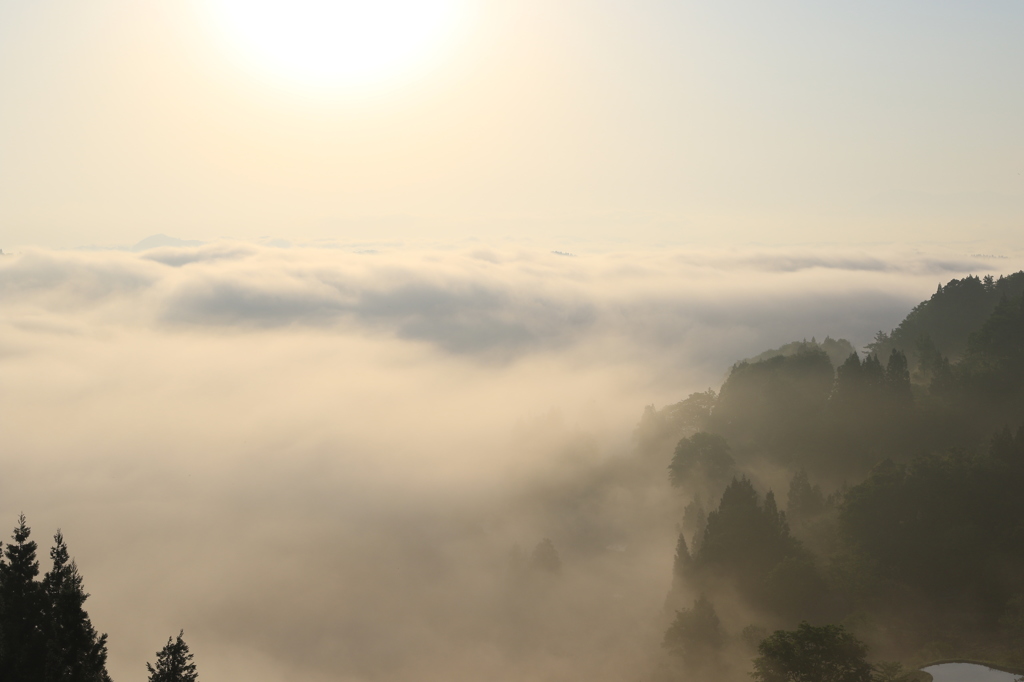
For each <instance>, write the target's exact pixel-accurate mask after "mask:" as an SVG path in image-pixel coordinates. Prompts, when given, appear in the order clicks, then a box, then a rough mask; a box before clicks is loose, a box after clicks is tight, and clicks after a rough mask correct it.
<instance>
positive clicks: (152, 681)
mask: <svg viewBox="0 0 1024 682" xmlns="http://www.w3.org/2000/svg"><path fill="white" fill-rule="evenodd" d="M184 635H185V631H184V630H182V631H181V632H179V633H178V637H177V639H174V638H171V637H168V638H167V645H166V646H164V648H163V649H161V650H160V651H158V652H157V654H156V667H153V666H152V665H151V664H149V663H147V664H146V670H148V671H149V682H196V680H197V679H199V675H198V673H196V665H195V663H193V662H192V654H191V653H189V650H188V644H185V640H184V639H183V638H184Z"/></svg>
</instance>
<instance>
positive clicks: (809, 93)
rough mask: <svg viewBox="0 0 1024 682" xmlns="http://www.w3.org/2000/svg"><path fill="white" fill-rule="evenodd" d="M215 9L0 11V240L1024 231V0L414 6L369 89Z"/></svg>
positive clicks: (2, 4) (864, 237)
mask: <svg viewBox="0 0 1024 682" xmlns="http://www.w3.org/2000/svg"><path fill="white" fill-rule="evenodd" d="M264 4H267V3H264ZM293 4H294V3H293ZM306 4H307V6H308V7H310V8H312V9H310V10H309V11H310V12H311V16H313V17H314V19H315V18H316V14H317V12H318V11H322V8H321V9H318V8H317V5H318V3H317V2H316V1H315V0H308V1H307V3H306ZM319 4H321V5H322V4H323V3H319ZM405 4H406V5H407V4H408V3H405ZM414 4H415V3H414ZM232 5H234V6H237V5H239V3H238V2H237V1H234V2H233V1H232V0H192V1H182V2H174V3H167V2H162V1H157V0H91V1H90V2H87V3H86V2H71V1H68V0H34V1H33V2H22V1H20V0H0V242H2V244H0V248H8V249H10V248H13V247H15V246H18V245H26V244H37V245H46V246H58V247H71V246H80V245H84V244H96V245H117V244H132V243H134V242H136V241H138V240H139V239H141V238H143V237H145V236H148V235H150V234H153V233H156V232H164V233H167V234H172V235H175V236H179V237H183V238H192V239H204V240H209V239H214V238H217V237H223V236H226V237H231V238H236V239H253V238H257V237H260V236H264V235H269V236H271V237H276V238H283V239H287V240H290V241H293V242H304V241H310V240H314V239H324V240H336V241H340V242H344V243H349V242H358V241H367V240H382V239H383V240H388V239H391V240H394V239H398V240H404V241H406V242H409V241H412V242H432V241H437V240H463V239H472V238H475V239H481V240H485V241H493V240H507V239H525V240H531V241H534V242H538V243H540V244H542V245H546V244H549V243H562V242H571V241H590V242H595V243H598V242H599V243H605V244H608V243H613V244H614V243H618V244H622V243H642V244H659V243H676V244H690V243H694V242H697V243H747V242H761V243H771V244H787V243H821V242H828V243H837V244H845V243H850V242H877V241H895V242H902V243H916V242H921V241H929V242H949V241H965V240H970V241H980V242H984V243H985V244H987V245H991V246H992V248H993V249H997V250H998V249H1014V248H1017V247H1019V245H1020V244H1019V240H1018V238H1017V236H1016V235H1017V233H1018V232H1021V228H1022V221H1021V218H1022V214H1024V175H1022V173H1024V126H1021V125H1020V124H1019V122H1020V121H1021V120H1024V88H1021V87H1020V73H1021V72H1022V70H1024V42H1022V41H1021V40H1020V36H1021V35H1024V4H1022V3H1021V2H1019V0H997V1H991V2H970V3H969V2H945V1H936V0H918V1H901V2H891V1H886V2H882V1H881V0H877V1H876V0H869V1H866V2H859V3H821V2H809V1H808V2H794V1H788V0H783V1H781V2H773V3H770V4H766V3H762V2H755V1H753V0H749V1H743V0H728V1H726V2H715V3H698V2H688V1H685V0H680V1H677V2H665V1H663V0H629V2H626V1H625V0H586V1H584V0H559V1H557V2H551V1H550V0H545V1H540V0H517V1H516V2H514V3H513V2H497V1H493V2H491V1H488V0H434V2H433V3H431V2H424V3H422V5H423V6H426V7H427V10H424V11H425V12H426V13H427V15H429V14H430V11H431V10H430V8H431V7H434V8H436V11H435V14H437V16H436V17H435V19H437V21H438V22H440V23H442V24H444V25H443V26H441V27H440V28H438V31H437V32H436V34H430V35H425V36H420V35H418V34H417V35H412V37H409V35H411V34H409V35H407V34H406V33H403V32H402V31H403V30H406V31H407V30H408V26H406V27H405V28H401V27H399V26H398V23H399V21H398V20H397V19H396V20H395V21H394V23H395V27H392V26H391V24H390V23H389V22H390V20H387V19H384V20H381V19H380V18H379V17H378V18H376V23H375V24H373V28H372V31H374V32H373V33H371V34H370V35H371V36H379V40H376V41H369V42H370V43H379V45H380V46H383V47H381V48H380V49H382V50H384V53H385V54H384V56H383V57H381V55H377V58H384V59H385V60H386V58H387V57H388V55H390V54H391V52H394V54H395V56H394V59H393V60H392V61H395V62H396V63H397V64H398V65H399V66H401V67H403V68H404V67H408V66H418V68H405V70H402V69H398V71H400V74H399V77H394V76H388V77H380V78H377V79H376V80H375V79H374V76H372V75H371V76H369V77H367V78H366V79H364V85H366V83H368V84H369V85H368V86H366V87H362V88H360V89H353V88H351V87H347V86H343V87H335V88H332V87H326V88H325V87H320V88H310V87H307V85H308V84H307V83H305V81H304V77H305V76H309V75H310V74H309V73H305V74H303V73H300V72H299V71H298V70H295V69H293V70H292V71H291V72H290V73H291V75H292V76H293V77H292V78H291V79H290V80H289V77H288V76H287V75H285V76H281V74H280V73H279V72H280V71H281V69H277V71H275V62H274V57H273V55H272V56H271V57H270V58H269V59H263V60H262V61H261V60H260V59H256V58H253V57H252V54H251V52H252V51H251V50H250V52H249V53H245V51H244V50H241V49H240V48H239V43H238V35H239V34H240V32H243V33H244V29H245V27H244V26H243V27H242V28H241V29H240V28H239V26H238V24H239V22H242V21H244V20H245V18H244V17H242V18H241V19H240V18H239V11H238V9H237V7H235V8H234V9H231V6H232ZM269 5H274V3H269ZM402 5H403V3H402V2H401V1H400V0H399V1H398V2H397V6H398V8H399V10H401V9H402V7H401V6H402ZM250 6H251V5H250ZM224 7H228V9H226V10H225V9H224ZM218 8H220V10H221V14H217V10H218ZM271 9H272V8H271ZM406 9H408V8H406ZM232 12H234V15H232V14H231V13H232ZM224 16H228V18H227V19H224ZM218 17H220V19H218ZM438 17H440V18H438ZM428 18H429V17H428ZM271 19H272V15H271ZM371 19H372V18H371ZM232 22H234V24H232ZM278 23H281V22H278ZM321 23H323V22H321ZM371 23H372V22H371ZM421 23H422V22H421ZM270 25H271V28H270V29H268V28H267V27H266V26H263V29H262V30H263V31H264V33H263V34H261V35H259V36H257V39H256V40H257V41H259V40H262V41H264V42H265V43H266V44H264V45H263V46H262V47H266V48H267V49H269V50H271V51H272V50H277V52H276V53H275V54H276V55H277V58H278V61H279V62H280V59H286V58H288V56H289V54H290V53H289V50H291V52H293V53H294V52H295V50H296V49H297V48H296V45H301V44H302V43H303V42H304V41H303V40H302V36H301V32H302V31H303V30H304V29H303V27H302V25H301V23H300V24H299V25H298V26H297V27H292V28H291V29H289V30H292V34H289V35H292V37H290V38H289V35H277V34H276V29H275V28H273V26H276V24H274V22H273V21H272V20H271V21H270ZM314 25H315V21H314ZM285 28H287V27H285ZM285 28H282V29H281V33H282V34H284V33H286V31H285ZM392 28H394V30H392ZM296 31H298V33H299V39H298V40H296V39H295V38H294V34H295V32H296ZM250 33H252V32H251V31H250ZM315 39H316V36H313V37H312V38H310V39H309V40H307V41H305V42H309V43H313V42H315ZM288 40H291V41H292V42H291V43H289V42H288ZM416 40H420V42H425V44H427V47H426V48H424V50H421V51H419V52H417V51H416V50H413V49H412V48H411V47H409V45H413V46H415V45H419V44H420V43H416V42H415V41H416ZM275 41H277V42H276V43H275ZM403 41H404V43H403ZM410 41H413V42H410ZM403 44H405V45H406V47H407V48H408V50H406V51H407V52H409V50H411V52H410V53H409V54H406V53H404V52H402V49H405V48H403V47H402V45H403ZM388 46H391V47H388ZM250 47H251V46H250ZM256 47H257V49H258V48H259V47H260V46H259V45H257V46H256ZM314 47H315V45H314ZM389 50H390V51H391V52H389ZM282 55H283V56H282ZM264 56H266V55H264ZM292 56H294V55H292ZM315 57H316V53H315V52H314V53H313V57H312V59H313V61H315ZM356 57H358V58H362V57H361V56H360V54H359V53H358V51H357V54H356ZM356 57H353V56H352V55H351V54H350V55H348V56H345V55H342V56H340V57H339V56H338V55H336V54H333V53H331V54H327V55H326V56H325V57H324V59H353V58H356ZM367 59H369V57H367ZM277 66H280V63H277ZM293 66H294V65H293ZM299 68H301V65H300V67H299ZM385 76H387V73H385ZM305 80H309V79H308V78H306V79H305Z"/></svg>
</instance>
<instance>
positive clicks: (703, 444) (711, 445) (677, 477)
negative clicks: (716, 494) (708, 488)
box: [668, 431, 733, 487]
mask: <svg viewBox="0 0 1024 682" xmlns="http://www.w3.org/2000/svg"><path fill="white" fill-rule="evenodd" d="M732 469H733V460H732V456H731V455H730V454H729V444H728V443H726V442H725V439H724V438H722V437H721V436H718V435H715V434H713V433H706V432H704V431H698V432H697V433H695V434H693V435H692V436H690V437H689V438H683V439H682V440H681V441H679V444H678V445H676V451H675V454H674V455H673V456H672V463H671V464H669V466H668V473H669V480H671V481H672V485H674V486H676V487H679V486H682V485H686V484H687V483H691V482H693V479H696V481H697V482H698V484H705V483H708V484H712V485H718V484H722V483H725V482H726V481H727V480H728V479H729V476H730V475H731V474H732Z"/></svg>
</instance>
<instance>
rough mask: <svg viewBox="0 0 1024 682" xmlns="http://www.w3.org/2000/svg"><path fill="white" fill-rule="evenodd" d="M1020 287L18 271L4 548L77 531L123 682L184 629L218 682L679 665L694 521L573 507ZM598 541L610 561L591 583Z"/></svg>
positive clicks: (88, 259) (148, 267) (413, 269)
mask: <svg viewBox="0 0 1024 682" xmlns="http://www.w3.org/2000/svg"><path fill="white" fill-rule="evenodd" d="M1019 266H1020V263H1019V262H1017V261H1016V260H1014V259H1012V258H1011V259H993V258H988V257H982V256H970V255H968V254H960V253H957V252H955V251H951V250H948V249H947V250H938V249H936V250H933V251H929V252H925V251H921V250H911V249H906V250H900V249H896V248H881V247H880V248H878V249H863V250H860V251H857V252H850V251H849V250H840V249H831V250H830V249H827V248H807V249H802V250H793V249H788V250H783V249H761V250H755V249H746V250H735V249H734V250H728V249H720V250H713V249H705V250H682V249H680V250H660V251H654V250H651V251H631V252H605V253H580V254H577V255H568V254H560V253H555V252H547V251H541V250H536V249H534V250H530V249H510V248H502V249H497V248H495V249H489V248H484V247H474V248H467V249H416V248H405V249H399V248H392V249H378V250H377V251H375V252H371V253H354V252H351V251H347V250H344V249H307V248H290V249H284V248H267V247H264V246H259V245H253V244H245V243H231V242H217V243H212V244H206V245H200V246H190V247H187V248H157V249H151V250H147V251H142V252H139V253H131V252H116V251H104V252H84V251H53V250H40V249H26V250H24V251H23V252H21V253H19V254H15V255H5V256H3V257H2V258H0V307H2V310H3V315H2V316H0V442H2V449H0V452H2V455H0V456H2V471H3V475H2V477H0V521H2V520H4V519H6V521H7V523H8V524H9V526H11V527H13V525H14V523H15V519H16V516H17V514H18V513H19V512H24V513H25V514H26V515H27V516H28V519H29V522H30V525H31V526H32V527H33V529H34V538H35V539H36V540H37V541H39V543H40V545H41V551H40V555H41V557H42V559H43V569H44V570H45V567H46V556H45V555H46V550H47V549H48V547H49V536H50V535H51V534H52V533H53V532H54V531H55V530H56V529H57V528H58V527H60V528H62V529H63V531H64V534H65V536H66V537H67V539H68V542H69V544H70V548H71V551H72V553H73V554H74V555H75V556H76V557H77V559H78V563H79V566H80V567H81V569H82V572H83V574H84V576H85V581H86V583H85V584H86V587H87V589H88V590H89V591H90V592H91V593H92V595H93V596H92V597H91V598H90V600H89V601H88V604H87V607H88V608H89V611H90V614H91V616H92V619H93V622H94V623H95V625H96V626H97V628H98V629H100V630H101V631H104V632H108V633H110V652H111V659H110V670H111V672H112V674H113V676H114V679H115V680H119V681H121V680H131V679H143V676H144V674H145V672H144V669H143V664H144V662H145V661H146V660H153V652H155V651H156V649H158V648H159V647H160V646H161V645H162V644H163V642H164V641H166V638H167V636H168V635H171V634H176V633H177V632H178V630H179V629H180V628H184V629H185V632H186V640H187V641H189V643H190V644H191V646H192V648H193V651H194V652H195V653H196V658H197V661H198V663H199V665H200V672H201V674H202V677H203V678H204V679H246V680H251V681H253V682H262V681H264V680H267V681H270V680H295V679H302V680H328V679H331V680H336V679H340V680H348V679H351V680H369V679H381V680H435V679H436V680H453V679H463V678H465V679H480V678H488V679H509V680H513V679H524V678H527V677H530V678H532V677H538V676H541V677H545V678H546V679H583V678H587V679H591V680H593V679H613V678H614V679H620V678H621V677H622V676H623V675H629V674H632V673H634V672H635V671H636V670H637V668H636V666H638V665H641V662H642V661H643V660H644V657H645V655H646V654H645V652H647V651H649V650H650V648H651V647H654V648H655V649H656V648H657V644H658V642H659V641H660V632H659V631H658V630H657V627H656V623H657V614H658V612H659V609H660V608H661V604H662V600H663V598H664V595H665V590H666V589H667V586H668V581H669V570H670V566H671V555H672V550H673V547H672V546H671V532H672V524H674V523H675V521H676V520H675V519H667V520H666V523H665V528H664V529H663V530H664V531H665V533H664V535H665V537H668V538H669V541H668V542H663V539H664V538H663V537H662V536H660V535H659V536H657V537H651V538H646V539H642V540H641V539H637V538H632V537H630V533H631V531H630V530H629V524H628V523H621V524H619V525H618V526H616V528H614V529H605V530H601V529H600V528H598V529H597V530H594V527H596V526H598V525H600V524H598V523H597V521H595V519H603V518H618V519H628V518H630V517H631V514H634V513H636V514H639V513H640V512H638V511H637V510H635V509H633V507H631V505H635V504H636V502H635V500H633V499H632V498H629V499H627V498H623V499H617V500H613V499H610V498H608V499H602V500H601V501H600V502H599V503H597V502H593V501H589V502H588V501H587V497H586V494H585V491H583V490H582V488H583V484H584V482H585V481H587V480H589V479H588V478H587V477H588V476H589V475H590V473H588V472H593V471H595V470H597V469H599V468H600V467H603V466H607V463H608V462H609V461H614V460H615V459H616V458H628V457H629V455H630V432H631V429H632V428H633V426H634V425H635V424H636V422H637V420H638V418H639V416H640V414H641V413H642V411H643V407H644V406H645V405H647V404H652V403H653V404H657V405H658V406H661V405H664V404H666V403H669V402H675V401H677V400H679V399H681V398H683V397H685V396H686V395H687V394H689V393H690V392H692V391H699V390H705V389H707V388H708V387H712V388H715V389H716V390H717V388H718V387H719V386H720V384H721V382H722V380H723V379H724V377H725V375H726V373H727V371H728V369H729V367H730V366H731V365H732V363H734V362H735V361H737V360H739V359H742V358H744V357H749V356H752V355H756V354H757V353H759V352H761V351H763V350H765V349H767V348H771V347H777V346H779V345H781V344H783V343H786V342H789V341H793V340H797V339H803V338H808V339H809V338H810V337H812V336H816V337H817V338H818V339H821V338H823V337H824V336H825V335H831V336H833V337H836V338H839V337H845V338H847V339H849V340H850V341H851V342H853V343H854V345H855V346H858V347H862V346H863V345H864V344H866V343H868V342H869V341H870V340H871V338H872V337H873V335H874V333H875V332H876V331H878V330H880V329H883V330H888V329H891V328H892V327H893V326H895V325H896V324H898V322H899V321H900V319H902V317H903V316H904V315H905V314H906V313H907V312H908V311H909V310H910V308H911V307H912V306H913V305H915V304H916V303H918V302H919V301H921V300H923V299H925V298H927V297H928V296H929V295H930V294H931V293H932V292H934V290H935V287H936V285H937V284H938V283H940V282H941V283H945V282H946V281H948V280H949V279H951V278H953V277H961V276H964V275H966V274H969V273H973V274H978V275H983V274H988V273H992V274H997V275H998V274H1000V273H1008V272H1011V271H1013V270H1016V269H1017V268H1018V267H1019ZM566 491H571V492H570V493H566ZM652 494H653V495H655V496H657V495H665V496H668V495H670V494H671V492H670V491H669V490H668V489H667V485H666V488H665V490H659V491H655V492H653V493H652ZM587 505H591V506H589V507H588V506H587ZM612 512H614V514H613V513H612ZM585 517H586V518H585ZM638 518H639V517H638ZM587 524H590V525H587ZM584 527H586V528H587V529H588V530H587V531H586V532H588V533H592V534H593V533H598V534H600V533H603V532H606V535H607V537H606V538H604V539H601V540H600V542H602V543H603V542H606V541H607V543H608V546H609V547H611V548H612V549H610V550H609V558H607V559H605V558H601V559H600V560H598V559H594V555H593V553H592V552H591V553H590V554H587V553H586V552H583V550H580V551H579V552H577V553H576V554H574V551H573V549H572V548H573V547H574V544H573V543H574V542H575V543H577V544H579V542H578V538H579V537H580V533H581V532H583V531H581V530H580V529H581V528H584ZM659 532H660V531H659ZM544 537H550V538H551V539H552V540H553V541H554V542H555V545H556V547H559V546H561V547H562V551H563V561H564V563H565V566H566V568H565V571H566V576H569V578H567V581H570V582H571V584H572V585H573V588H572V589H571V590H565V591H563V592H562V593H560V596H559V595H556V596H552V597H551V598H550V599H545V600H543V601H544V602H545V603H544V604H538V605H535V606H534V607H531V608H532V609H533V610H532V611H530V612H529V613H525V612H521V609H522V608H525V607H521V605H520V606H516V605H515V604H514V603H509V602H508V600H507V599H506V597H507V595H506V597H502V595H503V594H504V593H503V592H502V590H503V589H504V588H503V587H502V586H503V585H504V583H503V582H502V581H504V580H506V575H505V574H506V567H505V565H504V564H503V561H504V559H503V557H506V556H507V555H508V553H509V551H510V550H511V548H512V547H514V546H515V545H517V544H518V545H520V546H521V547H523V548H525V549H526V550H529V549H530V548H531V547H532V546H533V545H534V544H535V543H536V542H537V541H538V540H539V539H541V538H544ZM602 537H604V536H602ZM595 542H596V541H595ZM581 546H582V545H581ZM574 556H578V557H583V556H587V557H588V558H587V559H586V560H585V561H584V560H583V559H582V558H581V559H580V560H579V561H578V562H576V563H574V561H573V557H574ZM503 599H505V601H503ZM512 601H515V600H512ZM517 609H519V610H517ZM544 609H547V611H544ZM538 614H540V615H538ZM531 619H532V620H531ZM541 622H542V623H544V624H545V625H544V626H543V627H539V626H537V625H536V624H537V623H541ZM524 633H527V634H524ZM612 643H615V644H614V646H613V645H612Z"/></svg>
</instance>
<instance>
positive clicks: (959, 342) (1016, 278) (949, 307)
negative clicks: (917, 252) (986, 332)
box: [870, 271, 1024, 364]
mask: <svg viewBox="0 0 1024 682" xmlns="http://www.w3.org/2000/svg"><path fill="white" fill-rule="evenodd" d="M1022 292H1024V271H1022V272H1016V273H1014V274H1012V275H1008V276H1006V277H999V278H998V279H994V280H992V281H991V283H987V282H983V281H982V280H981V279H979V278H977V277H965V278H963V279H960V280H957V279H954V280H950V282H949V283H948V284H947V285H946V286H944V287H943V286H941V285H940V286H939V288H938V291H936V292H935V294H934V295H933V296H932V297H931V298H930V299H929V300H927V301H924V302H922V303H921V304H919V305H917V306H916V307H915V308H914V309H913V310H912V311H911V312H910V314H909V315H907V317H906V318H905V319H904V320H903V321H902V322H901V323H900V325H899V326H898V327H897V328H896V329H894V330H893V331H892V332H891V333H890V334H881V332H880V338H876V340H875V343H873V344H872V345H871V346H870V349H871V350H872V351H873V352H875V353H877V354H879V355H880V356H882V357H886V356H888V354H889V353H890V351H891V350H892V349H893V348H896V349H898V350H901V351H903V352H904V353H906V354H908V355H909V356H911V357H910V360H911V364H916V363H917V362H918V360H920V359H922V358H921V357H920V356H919V355H918V352H917V351H918V344H919V343H920V341H921V340H922V339H928V340H929V344H931V346H932V347H933V348H934V349H935V351H936V352H937V353H939V354H941V355H943V356H946V357H949V358H952V359H954V360H956V359H959V358H960V357H961V356H963V355H964V353H965V352H966V351H967V346H968V339H969V337H970V334H971V332H973V331H974V330H976V329H978V328H979V327H980V326H981V325H982V324H983V323H984V321H985V320H986V319H987V318H988V316H989V315H990V314H991V313H992V311H993V310H995V308H996V306H997V305H998V303H999V301H1000V300H1001V299H1002V298H1004V297H1005V298H1008V299H1012V298H1016V297H1018V296H1020V295H1021V293H1022Z"/></svg>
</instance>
